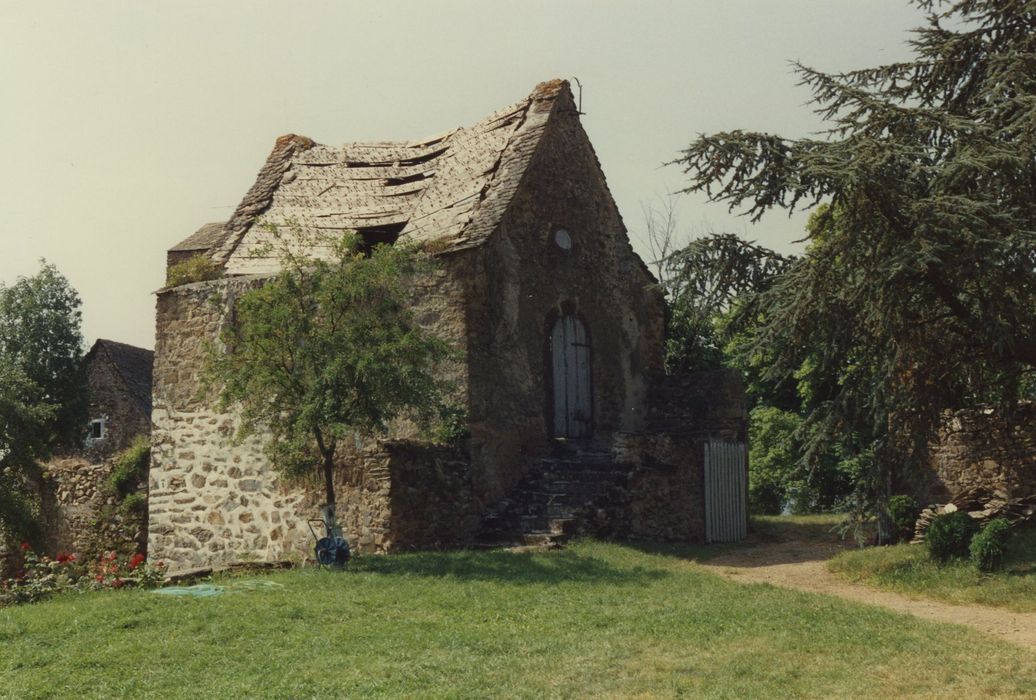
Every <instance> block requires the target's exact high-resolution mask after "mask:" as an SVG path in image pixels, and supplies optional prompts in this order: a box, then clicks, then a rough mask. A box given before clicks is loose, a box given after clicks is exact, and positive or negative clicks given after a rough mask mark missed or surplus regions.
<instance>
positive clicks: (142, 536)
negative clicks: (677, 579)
mask: <svg viewBox="0 0 1036 700" xmlns="http://www.w3.org/2000/svg"><path fill="white" fill-rule="evenodd" d="M112 466H113V463H112V461H111V460H109V461H106V462H104V463H102V464H89V463H87V462H85V461H83V460H78V459H66V460H56V461H54V462H52V463H51V464H49V465H47V467H46V470H45V472H44V474H45V478H44V488H43V493H42V506H41V514H40V515H41V518H40V520H41V524H42V526H43V531H44V533H45V534H44V537H45V541H46V548H47V553H48V554H55V553H57V552H68V553H73V552H74V553H76V554H78V555H80V557H83V556H86V557H91V558H94V557H97V556H98V555H100V554H101V553H102V552H107V551H112V550H114V551H115V552H118V553H119V555H121V556H132V555H133V554H135V553H137V552H142V553H146V552H147V507H146V505H144V504H146V502H147V500H146V499H147V483H146V482H141V483H140V484H138V487H137V492H138V493H140V494H142V495H143V496H144V501H143V504H142V507H141V508H138V509H136V510H127V509H125V508H123V507H122V506H121V504H120V502H119V499H118V498H117V497H116V496H115V495H114V494H113V493H111V492H110V491H109V490H108V488H107V483H108V478H109V477H110V476H111V473H112Z"/></svg>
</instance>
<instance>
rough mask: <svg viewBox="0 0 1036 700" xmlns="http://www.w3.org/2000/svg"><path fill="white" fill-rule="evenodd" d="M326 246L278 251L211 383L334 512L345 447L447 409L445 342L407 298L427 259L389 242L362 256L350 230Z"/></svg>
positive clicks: (219, 356)
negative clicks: (399, 422) (441, 370)
mask: <svg viewBox="0 0 1036 700" xmlns="http://www.w3.org/2000/svg"><path fill="white" fill-rule="evenodd" d="M329 246H330V250H331V252H332V255H331V256H330V258H329V259H314V258H311V257H307V256H306V255H304V254H299V253H292V252H289V251H285V252H284V254H283V265H282V271H281V272H280V273H279V274H277V275H276V276H275V277H273V278H272V279H270V280H269V281H268V282H266V283H265V284H263V285H262V286H259V287H257V288H256V289H253V290H251V291H248V292H246V293H244V294H243V295H241V296H240V297H239V298H238V299H237V302H236V306H235V312H234V319H235V320H234V323H233V324H230V325H228V326H227V327H226V328H225V330H224V331H223V333H222V336H221V341H222V344H223V346H224V348H223V350H218V349H215V348H214V349H213V351H212V352H211V353H210V357H209V361H208V370H207V382H208V385H209V386H210V387H213V388H215V387H218V391H219V395H220V398H221V402H222V404H223V406H224V407H229V406H237V407H239V409H240V412H241V417H242V424H241V434H242V435H247V434H250V433H255V432H260V433H267V434H268V435H269V437H268V439H267V442H266V450H267V453H268V455H269V457H270V458H271V461H272V462H273V464H274V465H275V467H277V468H279V469H280V470H282V471H283V472H284V473H286V474H287V475H289V476H300V475H303V474H306V473H311V472H312V471H313V470H314V469H316V470H318V471H319V472H320V473H322V475H323V479H324V487H325V493H326V500H327V504H328V505H329V506H331V507H332V512H333V507H334V504H335V491H334V467H335V460H336V458H337V457H338V456H340V454H341V451H342V450H341V448H342V445H343V444H346V443H347V442H352V441H354V440H355V439H356V438H357V437H362V436H369V435H376V434H380V433H384V432H385V430H386V429H387V426H388V424H389V423H390V422H391V421H393V420H394V419H397V418H411V419H413V420H415V421H416V422H417V423H419V424H424V425H432V424H433V423H434V422H435V420H436V419H437V418H438V417H439V416H440V415H443V414H445V413H448V408H447V407H446V403H445V401H444V398H443V397H444V396H445V394H446V391H447V389H448V387H447V386H446V385H445V383H444V382H443V381H442V380H441V379H440V378H439V376H438V374H437V372H436V370H437V369H438V367H439V365H440V363H441V362H443V361H444V360H446V359H447V358H448V357H449V355H450V350H449V347H448V346H447V344H446V343H445V342H444V341H442V340H441V339H439V338H437V337H435V336H434V335H432V334H431V333H430V332H428V331H426V330H424V329H422V328H421V327H420V326H419V325H418V324H417V323H416V321H415V320H414V314H413V312H412V310H411V306H410V304H409V303H408V300H409V297H410V293H411V291H412V289H411V288H410V287H408V285H409V284H410V283H411V282H413V280H414V279H415V277H416V276H418V275H420V274H421V273H422V272H424V271H425V270H426V269H427V268H428V266H429V264H430V263H429V262H428V260H427V259H426V258H424V257H423V256H422V255H420V254H419V253H418V252H417V251H416V250H415V249H413V248H409V247H405V246H386V245H382V246H377V247H375V248H374V249H373V251H371V252H370V254H369V255H365V254H364V253H363V252H362V251H361V249H360V247H359V246H358V242H357V239H356V238H354V237H351V236H346V237H344V238H342V239H340V240H337V241H333V242H329Z"/></svg>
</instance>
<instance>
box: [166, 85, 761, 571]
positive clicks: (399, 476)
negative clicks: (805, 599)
mask: <svg viewBox="0 0 1036 700" xmlns="http://www.w3.org/2000/svg"><path fill="white" fill-rule="evenodd" d="M218 228H219V227H214V226H212V225H208V226H206V227H203V228H202V229H201V230H200V231H199V232H198V233H196V234H195V235H194V236H192V237H191V238H189V239H188V240H187V241H185V242H184V243H182V244H180V245H178V246H176V247H175V248H173V249H172V251H170V261H174V262H175V260H179V259H181V257H180V254H181V253H183V252H187V251H188V249H189V251H190V253H191V254H198V253H201V254H204V255H206V256H208V257H209V258H210V259H211V260H212V261H214V262H215V263H217V264H218V265H219V266H220V268H221V269H222V272H223V276H222V277H221V278H220V279H216V280H211V281H207V282H198V283H192V284H185V285H181V286H178V287H175V288H171V289H165V290H162V291H161V292H160V293H159V295H158V301H157V316H156V357H155V385H154V414H153V415H154V449H153V455H152V469H151V480H150V498H151V500H150V533H149V547H150V551H151V556H152V557H155V558H160V559H163V560H165V561H168V562H170V564H171V565H172V566H173V568H174V569H175V568H191V567H195V566H211V565H221V564H228V563H232V562H235V561H239V560H242V559H256V558H258V559H278V558H291V557H297V556H300V555H301V554H302V553H304V552H306V551H307V550H309V549H310V544H309V543H308V542H307V538H308V530H307V529H306V527H305V524H304V521H305V519H306V518H312V517H316V510H317V502H316V500H315V499H317V498H318V497H319V493H320V490H319V489H313V488H307V487H306V485H305V484H301V485H299V484H295V485H289V484H285V483H283V482H282V481H281V480H279V479H278V478H277V476H276V475H275V474H274V473H273V472H272V470H271V468H270V465H269V464H268V462H267V460H266V458H265V457H264V456H263V454H262V452H261V449H260V448H261V444H260V441H259V440H258V439H252V440H250V441H246V442H245V443H244V444H233V442H232V440H231V436H232V434H233V432H234V429H235V427H236V419H235V416H234V415H233V414H225V413H220V412H218V411H216V410H215V409H214V408H213V406H212V401H211V400H208V399H204V398H202V397H200V396H199V394H198V380H199V375H200V371H201V368H202V366H203V363H204V348H203V346H204V340H205V339H206V338H214V337H216V335H217V334H218V332H219V329H220V327H221V326H222V324H224V323H227V322H229V321H230V319H231V315H232V308H233V299H234V297H235V295H236V294H238V293H240V291H241V290H243V289H245V288H248V287H249V286H252V285H255V284H261V282H262V279H263V277H264V276H267V275H270V274H271V273H274V272H276V271H277V269H278V260H277V258H276V257H274V256H273V255H272V254H270V253H269V252H267V249H268V248H269V244H270V243H271V242H273V236H275V235H278V236H280V237H281V240H280V241H279V242H280V243H282V244H283V243H287V244H288V245H295V246H306V247H307V248H308V250H309V252H310V253H312V254H315V255H320V254H321V252H322V251H321V249H320V248H319V247H316V248H313V247H310V246H311V244H310V243H308V242H307V241H309V240H311V237H310V234H314V233H321V232H327V231H335V230H346V229H349V230H355V231H356V232H357V233H358V234H359V235H360V236H361V237H362V239H363V240H364V241H366V242H367V243H369V244H372V245H373V244H376V243H394V242H396V241H409V242H412V243H415V244H418V245H421V246H423V247H424V248H425V249H426V250H428V251H429V252H431V253H433V254H434V255H435V257H436V258H437V260H438V263H439V265H438V266H437V270H436V271H435V272H434V273H432V274H431V275H429V276H428V277H427V278H425V279H422V280H420V281H418V282H417V283H416V285H417V288H415V290H414V303H415V306H416V310H417V312H418V318H419V319H420V321H421V322H422V323H423V324H424V325H426V326H428V327H430V328H432V329H433V330H434V331H435V332H436V333H438V334H439V335H440V336H442V337H444V338H445V339H447V340H448V341H450V342H451V343H452V344H453V345H454V346H455V347H456V348H457V349H458V350H459V352H460V357H461V359H460V360H459V361H457V362H456V363H455V364H454V365H453V366H452V367H450V368H449V369H448V370H446V371H448V372H450V374H451V376H452V378H453V379H455V380H456V383H457V385H458V386H459V387H460V389H459V396H460V397H461V400H462V401H463V403H464V405H465V408H466V411H467V420H468V427H469V429H470V438H469V439H468V440H467V441H466V442H465V444H464V445H462V446H460V447H456V448H450V447H442V446H434V445H429V444H426V443H422V442H420V441H418V440H415V439H413V436H411V435H408V434H406V433H405V432H400V433H398V434H394V435H392V436H390V439H386V440H380V441H377V442H376V443H374V444H369V445H364V446H362V447H361V448H360V449H358V450H357V452H356V453H355V454H353V455H350V456H348V457H347V458H345V459H343V463H342V465H341V469H340V470H339V477H338V478H339V484H338V492H339V494H340V496H339V503H338V509H339V517H340V520H341V521H342V522H343V525H344V529H345V531H346V534H347V536H348V537H349V539H350V541H351V542H352V543H353V545H354V547H356V548H358V549H359V550H360V551H390V550H395V549H402V548H419V547H437V546H449V545H458V544H466V543H470V542H472V541H475V540H482V541H486V542H492V541H530V540H532V541H536V540H538V541H550V540H552V539H559V538H562V537H564V536H565V535H567V534H569V533H571V532H573V531H578V530H583V531H586V530H592V531H595V532H599V533H602V534H612V535H620V536H631V537H647V538H661V539H683V540H701V539H703V538H705V537H706V536H707V533H709V532H711V533H712V536H711V537H710V539H722V538H727V539H729V538H736V537H737V536H738V534H739V533H743V529H744V522H745V517H746V514H745V511H744V493H745V487H746V481H747V466H746V464H745V458H744V452H745V451H744V447H743V443H744V439H745V430H746V425H745V410H744V401H743V396H742V394H743V392H742V390H741V387H740V383H739V381H738V379H737V378H736V376H733V375H731V374H728V373H703V374H700V375H692V376H686V377H667V376H666V375H665V374H664V370H663V363H662V346H663V334H664V313H663V299H662V295H661V292H660V289H659V287H658V285H657V283H656V280H655V279H654V278H653V277H652V275H651V273H650V272H649V271H648V269H647V268H646V266H645V265H644V263H643V261H641V259H640V258H639V257H638V256H637V255H636V253H635V252H634V251H633V250H632V248H631V247H630V243H629V239H628V236H627V233H626V229H625V226H624V225H623V222H622V219H621V217H620V215H619V212H618V210H617V208H616V206H615V203H614V201H613V200H612V197H611V195H610V193H609V191H608V188H607V184H606V182H605V178H604V174H603V172H602V170H601V167H600V164H599V162H598V160H597V158H596V155H595V154H594V151H593V148H592V146H591V145H590V142H589V139H588V138H587V136H586V133H585V132H584V131H583V128H582V126H581V124H580V121H579V112H578V110H577V108H576V105H575V103H574V101H573V99H572V95H571V93H570V91H569V87H568V84H567V83H565V82H563V81H551V82H547V83H543V84H541V85H539V86H537V87H536V89H535V90H534V91H533V92H532V94H531V95H529V97H528V98H526V99H523V100H521V101H520V102H518V103H516V104H515V105H512V106H510V107H507V108H505V109H502V110H500V111H498V112H496V113H494V114H492V115H490V116H489V117H487V118H486V119H484V120H482V121H481V122H479V123H478V124H476V125H475V126H473V127H470V128H465V129H456V130H454V131H451V132H449V133H447V134H445V135H443V136H439V137H436V138H433V139H428V140H423V141H415V142H392V143H369V144H348V145H345V146H342V147H337V148H336V147H328V146H323V145H319V144H315V143H314V142H313V141H311V140H310V139H307V138H304V137H300V136H294V135H289V136H284V137H281V138H280V139H278V140H277V143H276V144H275V146H274V149H273V152H272V153H271V154H270V156H269V158H268V159H267V161H266V163H265V165H264V166H263V168H262V170H261V171H260V173H259V177H258V179H257V181H256V183H255V185H254V186H253V187H252V188H251V190H250V191H249V192H248V193H247V195H246V196H245V198H244V200H243V201H242V203H241V205H240V206H239V207H238V209H237V210H236V211H235V213H234V215H233V217H232V218H231V219H230V220H229V221H227V222H226V223H225V224H224V225H223V226H222V227H221V229H220V230H219V231H218V232H217V229H218ZM199 241H201V243H200V244H199ZM201 245H204V246H205V247H204V248H202V247H200V246H201ZM174 258H175V260H174ZM710 445H711V447H710ZM721 453H722V454H723V455H724V458H723V459H722V460H720V459H718V458H717V457H716V455H719V454H721ZM708 455H713V457H712V458H711V461H710V458H709V457H708ZM710 464H711V468H710ZM709 474H712V480H711V481H710V477H709ZM720 477H722V478H720ZM710 483H711V484H713V485H712V486H709V484H710ZM707 503H711V504H712V505H711V506H707V505H706V504H707ZM710 509H711V511H712V512H713V515H716V516H718V515H720V514H722V515H723V517H724V518H725V519H726V521H728V525H729V527H726V528H725V529H723V530H722V531H721V530H717V529H715V528H711V529H710V528H709V526H708V525H707V514H708V511H710Z"/></svg>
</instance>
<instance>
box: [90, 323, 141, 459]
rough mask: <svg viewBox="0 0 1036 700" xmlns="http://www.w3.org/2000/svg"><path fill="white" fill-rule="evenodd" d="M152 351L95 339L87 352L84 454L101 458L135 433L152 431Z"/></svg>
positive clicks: (93, 457)
mask: <svg viewBox="0 0 1036 700" xmlns="http://www.w3.org/2000/svg"><path fill="white" fill-rule="evenodd" d="M154 356H155V354H154V352H152V351H151V350H146V349H144V348H138V347H134V346H133V345H127V344H126V343H118V342H115V341H114V340H103V339H102V340H98V341H97V342H95V343H94V345H93V347H92V348H90V351H89V352H88V353H87V354H86V357H85V358H84V359H83V362H84V363H85V364H86V372H87V382H88V385H89V389H90V408H89V415H90V425H89V431H88V433H87V436H86V441H85V444H84V452H85V456H86V457H87V458H89V459H91V460H92V461H101V460H103V459H104V458H106V457H110V456H112V455H113V454H115V453H116V452H118V451H119V450H122V449H124V448H125V447H126V446H127V445H129V443H130V442H131V441H132V440H133V438H134V437H136V436H137V435H148V434H150V433H151V368H152V364H153V362H154Z"/></svg>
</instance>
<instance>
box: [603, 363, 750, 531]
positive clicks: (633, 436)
mask: <svg viewBox="0 0 1036 700" xmlns="http://www.w3.org/2000/svg"><path fill="white" fill-rule="evenodd" d="M712 439H717V440H732V441H737V442H745V441H746V440H747V439H748V413H747V408H746V403H745V393H744V386H743V384H742V381H741V376H740V374H739V373H738V372H736V371H733V370H719V371H702V372H693V373H690V374H682V375H666V376H664V377H659V378H657V379H656V380H655V382H654V383H653V386H652V391H651V401H650V405H649V410H648V425H647V430H646V431H645V432H643V433H619V434H617V435H616V436H615V441H614V443H613V447H612V450H613V454H614V457H615V461H616V462H618V463H623V464H630V465H632V467H633V471H632V474H631V477H630V481H629V503H628V506H627V507H628V513H627V514H626V515H625V518H626V528H627V532H628V533H629V536H630V537H633V538H640V539H650V540H670V541H690V542H701V541H704V539H705V481H704V477H705V474H704V452H703V445H704V443H706V442H707V441H709V440H712Z"/></svg>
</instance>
